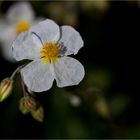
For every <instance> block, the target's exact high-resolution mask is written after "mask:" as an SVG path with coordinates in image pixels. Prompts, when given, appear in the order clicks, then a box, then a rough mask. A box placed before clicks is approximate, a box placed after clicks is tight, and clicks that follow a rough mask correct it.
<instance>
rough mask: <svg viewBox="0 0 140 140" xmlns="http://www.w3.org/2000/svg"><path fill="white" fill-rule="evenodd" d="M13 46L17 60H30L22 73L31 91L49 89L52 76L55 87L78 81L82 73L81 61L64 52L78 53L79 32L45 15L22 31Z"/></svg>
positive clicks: (80, 43) (81, 41)
mask: <svg viewBox="0 0 140 140" xmlns="http://www.w3.org/2000/svg"><path fill="white" fill-rule="evenodd" d="M12 46H13V56H14V58H15V59H16V60H17V61H20V60H23V59H29V60H33V61H32V62H31V63H29V64H28V65H27V66H25V67H24V68H23V69H22V70H21V75H22V78H23V80H24V82H25V84H26V85H27V87H28V88H29V89H31V90H32V91H34V92H42V91H45V90H48V89H50V88H51V87H52V84H53V81H54V79H55V80H56V83H57V86H58V87H65V86H71V85H77V84H79V82H80V81H81V80H82V79H83V77H84V75H85V71H84V67H83V66H82V64H81V63H80V62H79V61H77V60H76V59H74V58H71V57H68V56H67V55H71V54H77V52H78V51H79V49H80V48H81V47H82V46H83V40H82V38H81V36H80V34H79V33H78V32H77V31H76V30H75V29H74V28H72V27H71V26H61V27H59V26H58V25H57V24H56V23H55V22H54V21H52V20H50V19H47V20H45V21H42V22H40V23H39V24H37V25H35V26H33V27H31V28H30V30H29V32H23V33H21V34H20V35H19V36H18V37H17V38H16V40H15V41H14V42H13V45H12Z"/></svg>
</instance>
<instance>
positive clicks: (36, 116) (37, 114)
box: [31, 106, 44, 122]
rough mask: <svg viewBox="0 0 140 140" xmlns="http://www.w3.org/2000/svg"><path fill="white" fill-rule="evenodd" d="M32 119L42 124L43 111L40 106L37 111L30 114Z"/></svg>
mask: <svg viewBox="0 0 140 140" xmlns="http://www.w3.org/2000/svg"><path fill="white" fill-rule="evenodd" d="M31 115H32V117H33V118H34V119H35V120H37V121H39V122H43V119H44V109H43V107H42V106H39V107H38V109H37V110H35V111H32V112H31Z"/></svg>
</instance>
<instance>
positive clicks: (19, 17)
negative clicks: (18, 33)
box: [7, 2, 35, 24]
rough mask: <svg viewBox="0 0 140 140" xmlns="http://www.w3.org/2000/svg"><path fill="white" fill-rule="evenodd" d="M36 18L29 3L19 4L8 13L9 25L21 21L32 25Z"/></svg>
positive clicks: (13, 6) (14, 5)
mask: <svg viewBox="0 0 140 140" xmlns="http://www.w3.org/2000/svg"><path fill="white" fill-rule="evenodd" d="M34 17H35V14H34V11H33V9H32V7H31V5H30V3H29V2H17V3H15V4H13V5H12V6H11V7H10V8H9V9H8V11H7V20H8V22H9V23H13V24H15V23H18V22H21V21H26V22H29V23H31V22H32V21H33V19H34Z"/></svg>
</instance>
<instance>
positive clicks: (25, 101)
mask: <svg viewBox="0 0 140 140" xmlns="http://www.w3.org/2000/svg"><path fill="white" fill-rule="evenodd" d="M36 108H37V102H36V101H35V99H34V98H32V97H30V96H26V97H23V98H21V99H20V103H19V109H20V111H21V112H22V113H23V114H27V113H29V112H30V111H33V110H36Z"/></svg>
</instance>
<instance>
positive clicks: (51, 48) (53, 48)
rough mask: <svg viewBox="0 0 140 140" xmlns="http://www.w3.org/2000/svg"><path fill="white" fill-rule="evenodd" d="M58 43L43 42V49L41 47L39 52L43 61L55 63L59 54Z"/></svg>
mask: <svg viewBox="0 0 140 140" xmlns="http://www.w3.org/2000/svg"><path fill="white" fill-rule="evenodd" d="M59 50H60V45H59V43H56V42H47V43H45V44H44V47H43V49H41V51H40V54H41V56H42V60H43V62H45V63H47V62H49V61H51V62H52V63H56V61H57V57H58V56H59Z"/></svg>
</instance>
